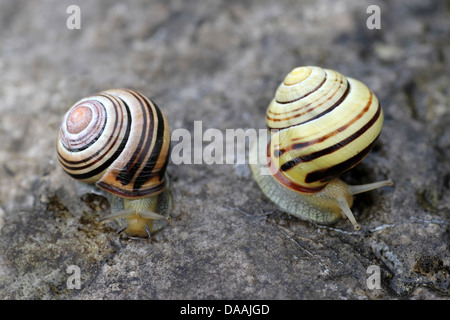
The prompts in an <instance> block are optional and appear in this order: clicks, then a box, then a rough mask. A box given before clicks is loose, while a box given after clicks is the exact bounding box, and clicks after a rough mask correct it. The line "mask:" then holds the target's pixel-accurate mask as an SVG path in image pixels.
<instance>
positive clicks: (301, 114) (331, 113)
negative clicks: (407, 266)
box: [250, 67, 393, 230]
mask: <svg viewBox="0 0 450 320" xmlns="http://www.w3.org/2000/svg"><path fill="white" fill-rule="evenodd" d="M382 124H383V111H382V109H381V106H380V103H379V102H378V99H377V97H376V96H375V95H374V94H373V92H372V91H371V90H369V89H368V88H367V87H366V85H364V84H363V83H361V82H359V81H358V80H355V79H352V78H348V77H344V76H343V75H341V74H340V73H338V72H336V71H333V70H328V69H322V68H319V67H299V68H295V69H293V70H292V71H291V72H290V73H289V74H288V75H287V76H286V77H285V79H284V81H283V82H282V83H281V84H280V85H279V87H278V89H277V91H276V94H275V97H274V99H273V100H272V101H271V102H270V104H269V107H268V109H267V112H266V125H267V127H268V129H269V130H270V141H269V143H268V144H267V146H263V147H259V148H258V144H255V145H254V147H253V148H252V150H251V152H250V155H251V157H253V159H257V158H258V154H259V152H260V150H259V149H261V148H264V149H265V150H262V152H264V153H265V156H266V159H267V163H264V161H259V162H255V161H250V167H251V170H252V174H253V176H254V178H255V180H256V182H257V184H258V185H259V187H260V188H261V190H262V191H263V193H264V194H265V195H266V196H267V197H268V198H269V199H270V200H272V202H274V203H275V204H277V205H278V206H279V207H280V208H281V209H282V210H283V211H285V212H287V213H290V214H292V215H294V216H297V217H299V218H301V219H304V220H308V221H312V222H316V223H318V224H331V223H335V222H336V221H338V220H339V219H340V218H348V219H349V220H350V222H351V223H352V224H353V227H354V229H355V230H359V229H360V225H359V224H358V222H357V221H356V219H355V217H354V215H353V213H352V211H351V210H350V208H351V206H352V204H353V195H355V194H358V193H362V192H366V191H369V190H372V189H376V188H380V187H383V186H388V185H392V184H393V183H392V181H391V180H385V181H379V182H375V183H370V184H366V185H358V186H349V185H347V184H346V183H344V182H343V181H341V180H340V179H338V178H337V177H338V176H339V175H340V174H342V173H343V172H345V171H347V170H349V169H351V168H353V167H354V166H355V165H357V164H358V163H359V162H360V161H361V160H362V159H363V158H364V157H365V156H367V154H368V153H369V152H370V150H371V149H372V147H373V145H374V143H375V140H376V139H377V137H378V135H379V134H380V131H381V127H382ZM267 166H268V167H269V169H270V170H269V172H270V174H262V172H263V171H262V169H267Z"/></svg>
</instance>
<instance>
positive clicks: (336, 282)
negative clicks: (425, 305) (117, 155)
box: [0, 0, 450, 299]
mask: <svg viewBox="0 0 450 320" xmlns="http://www.w3.org/2000/svg"><path fill="white" fill-rule="evenodd" d="M71 4H77V5H79V7H80V9H81V29H80V30H69V29H67V28H66V19H67V18H68V14H67V13H66V9H67V6H68V3H66V2H61V1H17V0H14V1H13V0H10V1H2V2H0V23H1V28H0V57H1V58H0V70H1V72H0V81H1V83H2V86H1V87H0V95H1V97H2V99H1V100H0V112H1V117H0V141H1V148H0V163H1V165H0V181H1V184H0V226H2V228H1V231H0V298H1V299H26V298H28V299H29V298H31V299H92V298H94V299H131V298H144V299H146V298H151V299H184V298H186V299H207V298H212V299H222V298H225V299H325V298H327V299H396V298H399V297H406V298H410V299H440V298H444V299H448V297H449V295H450V288H449V287H450V250H449V243H450V237H449V227H450V190H449V189H450V127H449V125H448V124H449V123H450V99H449V87H450V80H449V77H448V75H449V74H450V70H449V65H450V45H449V33H450V26H449V14H450V13H449V12H450V11H449V10H450V9H449V7H448V6H446V2H444V1H432V0H429V1H423V0H420V1H392V2H391V1H390V2H389V3H387V2H385V1H376V3H373V2H371V1H356V0H354V1H332V0H321V1H301V2H300V1H287V0H283V1H207V2H206V1H165V0H164V1H162V0H161V1H151V2H150V1H144V0H142V1H132V2H131V1H130V2H129V3H125V2H122V1H72V3H71ZM371 4H377V5H379V6H380V8H381V26H382V29H381V30H369V29H367V27H366V19H367V18H368V16H369V15H368V14H367V13H366V9H367V7H368V6H369V5H371ZM299 65H319V66H323V67H328V68H332V69H336V70H338V71H340V72H341V73H343V74H345V75H347V76H352V77H355V78H358V79H360V80H362V81H363V82H365V83H366V84H367V85H368V86H369V87H370V88H371V89H372V90H373V91H374V92H375V93H376V94H377V96H378V98H379V99H380V101H381V103H382V105H383V107H384V113H385V125H384V128H383V131H382V134H381V136H380V138H379V140H378V142H377V145H376V147H375V148H374V150H373V152H372V153H371V154H370V155H369V156H368V157H367V158H366V159H365V160H364V161H363V162H362V163H361V164H360V165H358V166H357V167H356V168H355V169H354V170H352V171H350V172H348V173H347V174H346V175H345V176H344V178H343V179H344V180H346V181H347V182H349V183H366V182H370V181H376V180H380V179H385V178H391V179H392V180H394V182H395V186H394V187H392V188H383V189H381V190H378V191H373V192H370V193H369V194H365V195H360V196H358V197H357V199H356V202H355V206H354V211H355V212H356V214H357V218H358V220H359V222H360V223H361V225H362V229H361V230H360V231H358V232H354V231H353V230H352V227H351V225H350V224H349V223H348V222H347V221H342V222H339V223H338V224H336V225H334V226H332V227H321V226H317V225H313V224H311V223H308V222H303V221H299V220H298V219H295V218H293V217H290V216H288V215H286V214H284V213H281V212H279V211H278V210H277V209H276V208H275V207H274V205H273V204H271V203H269V202H268V200H267V199H265V198H264V196H263V195H262V194H261V192H260V191H259V189H258V188H257V186H256V184H255V182H254V181H253V180H252V178H251V176H250V170H249V169H248V167H247V166H246V165H245V164H243V165H239V164H235V165H233V164H228V165H206V164H197V165H194V164H190V165H174V164H173V163H170V164H169V168H168V172H169V175H170V176H171V179H172V183H173V190H172V193H173V197H174V210H173V216H174V220H173V221H172V223H171V224H170V226H169V227H167V228H166V229H164V230H163V231H161V232H160V233H158V234H156V235H155V236H154V238H152V239H151V240H150V241H135V240H128V239H125V238H123V237H121V236H118V235H117V234H116V232H115V231H116V228H117V225H116V224H115V223H114V222H111V223H108V224H105V225H102V226H98V225H96V224H95V223H94V222H93V221H94V219H95V218H96V217H99V216H103V215H105V214H106V213H107V212H108V210H109V202H108V198H107V196H105V195H104V194H102V193H100V192H99V191H98V190H97V189H95V188H94V187H89V186H84V185H82V184H81V183H77V182H75V181H73V180H71V179H70V178H69V177H68V176H66V175H64V174H63V173H62V171H61V169H60V168H59V166H58V163H57V160H56V156H55V140H56V136H57V132H58V127H59V124H60V121H61V118H62V116H63V114H64V113H65V112H66V110H67V108H68V107H69V106H70V105H71V104H72V103H74V102H75V101H76V100H78V99H80V98H82V97H84V96H87V95H89V94H92V93H96V92H98V91H100V90H103V89H108V88H114V87H130V88H134V89H137V90H139V91H141V92H142V93H144V94H146V95H148V96H150V97H153V99H154V100H155V101H156V102H157V103H158V105H160V106H161V107H162V109H163V111H164V113H165V115H166V117H167V119H168V121H169V123H170V125H171V128H172V130H174V129H177V128H186V129H188V130H193V126H194V121H202V125H203V130H206V129H207V128H217V129H219V130H221V131H222V132H225V130H226V129H236V128H242V129H247V128H263V127H264V113H265V109H266V107H267V104H268V102H269V101H270V99H271V98H272V96H273V94H274V92H275V89H276V87H277V85H278V84H279V82H280V81H281V80H282V79H283V77H284V75H285V74H286V73H288V72H289V71H290V70H291V69H292V68H294V67H296V66H299ZM205 145H206V144H205ZM200 151H201V150H200ZM70 265H77V266H79V267H80V270H81V289H79V290H77V289H69V288H68V287H67V285H66V281H67V278H68V277H69V273H67V272H66V268H67V267H68V266H70ZM371 265H376V266H379V267H380V268H381V289H374V290H370V289H369V288H368V287H367V283H366V281H367V278H368V276H369V274H367V273H366V271H367V268H368V267H369V266H371Z"/></svg>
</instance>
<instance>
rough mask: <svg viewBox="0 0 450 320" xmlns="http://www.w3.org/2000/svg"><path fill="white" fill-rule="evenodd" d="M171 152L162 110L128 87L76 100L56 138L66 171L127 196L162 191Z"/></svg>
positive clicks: (59, 156)
mask: <svg viewBox="0 0 450 320" xmlns="http://www.w3.org/2000/svg"><path fill="white" fill-rule="evenodd" d="M169 153H170V129H169V125H168V123H167V120H166V118H165V117H164V115H163V113H162V112H161V110H160V109H159V107H158V106H157V105H156V104H155V103H154V102H152V101H151V100H150V99H148V98H147V97H145V96H144V95H142V94H140V93H139V92H136V91H133V90H128V89H112V90H106V91H103V92H100V93H98V94H96V95H93V96H90V97H87V98H83V99H81V100H79V101H78V102H77V103H75V104H74V105H73V106H72V108H71V109H70V110H69V111H68V112H67V113H66V115H65V116H64V120H63V123H62V125H61V128H60V132H59V138H58V142H57V154H58V159H59V161H60V163H61V165H62V168H63V169H64V171H66V172H67V173H68V174H69V175H70V176H72V177H73V178H75V179H77V180H80V181H83V182H87V183H94V182H95V183H96V185H97V186H98V187H100V188H101V189H104V190H106V191H108V192H111V193H113V194H116V195H118V196H121V197H124V198H129V199H138V198H143V197H148V196H153V195H157V194H159V193H161V192H162V191H163V190H164V188H165V184H166V182H165V176H164V175H165V171H166V167H167V164H168V159H169Z"/></svg>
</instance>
